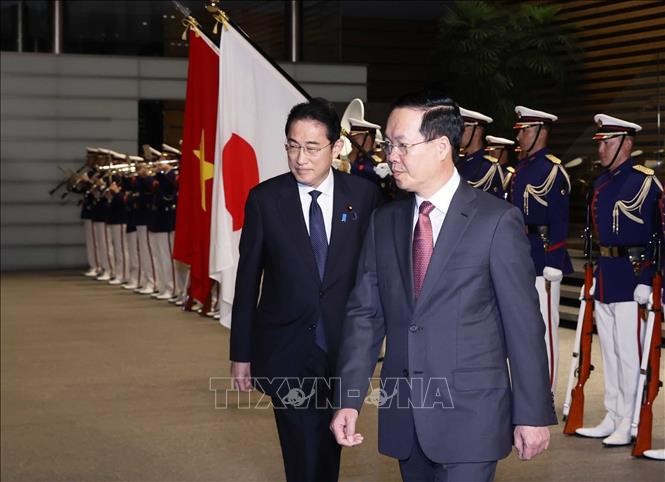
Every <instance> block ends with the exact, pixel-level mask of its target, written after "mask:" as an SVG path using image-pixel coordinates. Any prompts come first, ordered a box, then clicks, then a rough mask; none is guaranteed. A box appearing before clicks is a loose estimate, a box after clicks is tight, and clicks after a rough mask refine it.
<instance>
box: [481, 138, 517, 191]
mask: <svg viewBox="0 0 665 482" xmlns="http://www.w3.org/2000/svg"><path fill="white" fill-rule="evenodd" d="M485 143H486V144H487V147H486V148H485V149H486V150H487V152H489V154H490V156H492V157H495V158H496V159H498V161H499V166H501V176H502V179H503V180H502V182H501V187H502V189H503V198H504V199H508V191H509V187H510V180H511V179H512V177H513V174H515V168H514V167H513V166H511V165H510V160H509V155H508V152H509V149H512V148H513V146H514V145H515V141H511V140H510V139H506V138H505V137H496V136H485Z"/></svg>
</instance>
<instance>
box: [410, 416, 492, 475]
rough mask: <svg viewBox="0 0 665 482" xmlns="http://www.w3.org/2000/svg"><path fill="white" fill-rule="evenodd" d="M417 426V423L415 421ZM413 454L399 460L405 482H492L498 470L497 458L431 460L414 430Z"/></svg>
mask: <svg viewBox="0 0 665 482" xmlns="http://www.w3.org/2000/svg"><path fill="white" fill-rule="evenodd" d="M414 427H415V423H414ZM411 447H412V448H411V455H410V456H409V458H408V459H404V460H400V461H399V471H400V474H401V475H402V480H403V481H404V482H491V481H492V480H494V474H495V472H496V464H497V461H496V460H492V461H488V462H478V463H465V464H440V463H437V462H434V461H432V460H430V459H429V458H428V457H427V455H425V453H424V452H423V449H422V448H421V447H420V442H418V435H417V433H416V432H415V431H414V432H413V442H412V444H411Z"/></svg>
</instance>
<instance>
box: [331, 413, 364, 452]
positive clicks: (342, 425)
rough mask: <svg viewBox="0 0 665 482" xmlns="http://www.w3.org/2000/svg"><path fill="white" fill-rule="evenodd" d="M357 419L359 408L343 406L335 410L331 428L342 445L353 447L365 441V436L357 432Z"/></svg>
mask: <svg viewBox="0 0 665 482" xmlns="http://www.w3.org/2000/svg"><path fill="white" fill-rule="evenodd" d="M356 420H358V410H356V409H355V408H342V409H341V410H337V412H335V416H334V417H333V419H332V422H330V430H332V433H333V434H334V435H335V439H336V440H337V443H338V444H340V445H341V446H343V447H353V446H354V445H360V444H361V443H362V442H363V436H362V435H361V434H359V433H356Z"/></svg>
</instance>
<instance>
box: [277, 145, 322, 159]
mask: <svg viewBox="0 0 665 482" xmlns="http://www.w3.org/2000/svg"><path fill="white" fill-rule="evenodd" d="M332 144H333V143H332V142H331V143H330V144H326V145H325V146H323V147H314V146H301V145H300V144H295V143H293V144H289V143H286V144H284V148H285V149H286V153H287V154H288V155H289V156H293V157H296V156H297V155H298V154H300V151H304V152H305V154H307V155H308V156H311V157H314V156H316V155H318V154H319V153H320V152H321V151H322V150H323V149H325V148H326V147H330V146H332Z"/></svg>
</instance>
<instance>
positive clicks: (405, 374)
mask: <svg viewBox="0 0 665 482" xmlns="http://www.w3.org/2000/svg"><path fill="white" fill-rule="evenodd" d="M402 375H404V376H405V377H408V376H409V370H407V369H406V368H405V369H404V370H402Z"/></svg>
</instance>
